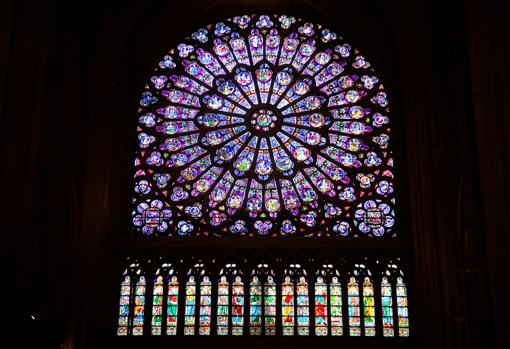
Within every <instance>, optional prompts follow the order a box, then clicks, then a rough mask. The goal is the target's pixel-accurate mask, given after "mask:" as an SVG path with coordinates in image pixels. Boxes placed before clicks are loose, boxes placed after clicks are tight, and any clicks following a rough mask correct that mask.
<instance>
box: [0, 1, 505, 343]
mask: <svg viewBox="0 0 510 349" xmlns="http://www.w3.org/2000/svg"><path fill="white" fill-rule="evenodd" d="M260 10H270V11H273V10H274V11H278V12H284V13H289V14H293V15H296V16H300V17H302V18H307V19H310V20H312V21H317V22H320V23H323V24H326V25H328V26H330V27H332V28H338V32H340V33H342V35H343V36H345V37H346V38H347V39H348V41H349V42H351V43H352V44H353V46H355V47H357V48H359V49H360V50H361V51H362V52H363V53H364V54H365V55H366V56H367V57H368V58H369V60H370V61H371V63H372V64H373V65H374V66H375V68H376V70H377V71H378V73H379V75H380V76H381V77H382V79H383V80H384V81H385V85H386V87H387V89H388V90H389V91H390V93H391V94H392V96H391V98H392V104H393V109H394V113H393V117H394V122H395V126H396V130H397V131H398V132H397V134H396V136H395V141H394V142H395V143H394V144H395V145H394V146H395V152H396V158H397V165H398V172H399V176H400V186H399V191H400V194H399V195H400V197H399V201H400V202H401V220H402V222H403V224H402V227H404V228H405V230H407V231H406V232H403V234H402V235H403V236H407V237H409V239H408V240H409V244H410V253H411V255H412V256H413V259H414V264H413V266H411V269H412V270H413V273H412V277H413V279H414V282H413V284H412V286H413V287H412V295H413V298H414V302H413V304H412V308H411V315H412V316H413V317H412V319H411V321H412V325H413V326H414V327H413V335H414V339H413V342H412V343H413V347H419V348H431V347H432V348H480V347H498V348H502V347H503V338H504V331H505V329H506V328H505V325H506V324H505V319H506V315H507V314H508V313H509V310H510V309H509V306H508V302H507V301H506V298H505V297H506V296H508V295H509V294H510V284H509V282H510V281H509V280H510V278H509V271H508V270H509V268H508V262H507V259H506V253H507V250H508V248H509V247H510V241H509V240H510V221H508V220H506V211H505V209H506V207H507V205H506V200H507V198H508V197H509V195H508V194H509V186H508V185H507V183H506V181H507V178H509V175H510V173H509V168H508V165H507V163H508V161H509V160H510V159H509V151H510V140H509V138H510V121H509V120H510V119H509V118H508V114H509V111H510V110H509V109H510V102H509V101H510V96H509V94H510V84H509V81H508V80H509V78H510V74H509V71H508V70H509V69H508V65H507V62H509V61H510V53H509V52H510V50H509V48H508V42H510V30H509V29H508V24H506V23H505V21H506V17H507V16H508V15H510V11H509V5H508V2H505V1H499V2H497V1H480V0H479V1H476V0H465V1H464V2H457V1H455V2H454V1H439V0H432V1H425V0H416V1H404V0H396V1H382V0H381V1H375V0H369V1H363V2H354V1H351V2H348V1H326V0H316V1H312V0H296V1H291V0H281V1H276V0H274V1H268V0H265V1H264V0H259V1H256V0H241V1H229V0H215V1H197V0H194V1H182V2H173V1H163V0H161V1H148V0H144V1H138V2H129V3H128V2H113V1H104V2H94V1H87V2H74V1H73V2H71V1H64V0H46V1H26V0H6V1H3V2H2V3H1V4H0V44H1V45H0V50H1V51H0V52H1V53H0V142H1V148H0V149H1V153H0V159H1V160H2V162H1V164H2V166H1V177H0V178H1V186H2V187H1V188H2V189H1V193H2V196H3V198H4V200H2V212H3V214H2V217H3V223H2V227H3V229H1V230H2V232H3V233H2V240H3V242H2V244H1V246H2V257H4V256H5V258H2V259H3V265H4V271H5V272H4V282H2V285H3V287H2V288H3V289H4V290H6V291H7V295H6V296H5V298H3V300H4V302H3V303H4V305H3V308H4V309H7V315H8V316H7V317H6V319H7V320H6V321H4V328H5V329H6V332H7V337H5V339H3V340H4V341H5V343H6V344H7V345H6V346H3V345H2V347H7V348H11V347H12V348H23V347H29V346H30V347H33V346H34V345H36V346H37V347H39V348H72V347H76V348H101V347H111V342H112V337H113V333H114V331H113V324H114V322H115V315H116V312H117V308H116V307H117V305H116V302H117V295H116V293H117V289H118V285H117V282H116V281H117V280H116V279H115V277H114V276H115V275H116V273H117V267H118V264H119V256H120V254H121V252H122V251H121V250H120V247H119V244H118V241H119V238H120V234H121V232H122V230H123V228H124V227H125V226H126V222H127V221H128V219H129V212H130V208H129V202H130V191H131V188H130V185H129V183H130V177H131V166H132V158H131V154H132V152H133V150H134V147H135V123H136V118H135V117H134V115H135V112H136V108H137V103H138V96H139V91H140V90H141V89H142V88H143V85H144V84H145V80H146V79H147V78H148V77H149V76H150V72H151V70H152V67H153V66H154V65H155V64H156V63H157V60H158V58H159V57H160V56H161V55H162V54H163V52H164V51H165V50H166V49H168V48H170V47H171V46H172V44H173V43H175V41H176V40H177V39H178V38H179V36H181V35H182V34H186V33H187V32H189V31H190V30H192V29H194V28H196V27H198V26H199V25H201V24H206V23H209V22H211V21H214V20H216V19H217V18H221V17H223V16H225V15H231V14H238V13H243V12H250V11H260ZM32 316H33V318H34V319H32ZM365 344H367V345H373V343H369V342H363V341H359V342H358V345H360V346H363V345H365Z"/></svg>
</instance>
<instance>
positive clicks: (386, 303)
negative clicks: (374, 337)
mask: <svg viewBox="0 0 510 349" xmlns="http://www.w3.org/2000/svg"><path fill="white" fill-rule="evenodd" d="M381 307H382V324H383V335H384V336H385V337H393V336H394V335H395V331H394V329H393V299H392V288H391V284H390V283H389V281H388V278H387V277H383V278H382V281H381Z"/></svg>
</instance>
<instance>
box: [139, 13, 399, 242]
mask: <svg viewBox="0 0 510 349" xmlns="http://www.w3.org/2000/svg"><path fill="white" fill-rule="evenodd" d="M389 112H390V110H389V105H388V97H387V95H386V91H385V90H384V87H383V85H382V83H381V81H379V78H378V77H377V75H376V74H375V72H374V70H373V68H372V66H371V65H370V63H369V61H368V60H367V59H366V57H365V56H364V55H362V54H361V53H360V52H359V51H358V50H356V49H355V48H353V47H352V46H351V45H350V44H349V43H347V42H346V41H345V40H344V38H343V37H341V36H340V35H339V34H337V33H335V32H334V31H332V30H330V29H328V28H325V27H323V26H322V25H320V24H316V23H310V22H306V21H304V20H301V19H299V18H295V17H291V16H285V15H280V16H277V15H244V16H239V17H234V18H228V19H225V20H223V21H221V22H218V23H214V24H211V25H208V26H206V27H203V28H199V29H197V30H196V31H194V32H193V33H191V34H190V35H189V36H186V37H184V38H183V39H182V40H181V41H180V42H179V43H178V44H177V45H176V47H175V48H172V49H171V50H169V51H168V52H167V54H166V55H165V56H164V57H163V59H162V60H161V61H160V62H159V65H158V66H157V68H156V70H155V72H154V74H153V76H152V77H151V78H150V81H149V82H148V83H147V85H146V88H145V90H144V91H143V93H142V96H141V99H140V108H139V123H138V150H137V152H136V156H135V175H134V191H135V195H134V200H133V202H134V207H133V226H134V228H136V229H137V230H139V231H140V232H142V233H143V234H146V235H154V234H159V235H170V236H189V235H232V236H235V235H272V236H287V235H305V236H319V235H322V236H326V235H327V236H356V235H368V236H387V235H390V236H394V235H395V232H394V231H393V230H392V228H393V224H394V208H393V206H394V204H395V202H394V196H393V169H392V167H393V159H392V153H391V149H390V147H389V139H390V134H391V129H390V127H389V121H390V118H389Z"/></svg>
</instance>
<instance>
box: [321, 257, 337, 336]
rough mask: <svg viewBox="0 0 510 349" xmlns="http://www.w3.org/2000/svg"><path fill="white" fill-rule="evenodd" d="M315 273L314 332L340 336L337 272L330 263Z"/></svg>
mask: <svg viewBox="0 0 510 349" xmlns="http://www.w3.org/2000/svg"><path fill="white" fill-rule="evenodd" d="M317 275H320V276H317V279H316V282H315V334H316V335H318V336H327V335H328V334H331V335H332V336H341V335H342V334H343V323H342V321H343V318H342V286H341V284H340V281H339V272H338V270H337V269H335V268H334V267H333V265H332V264H324V265H322V267H321V268H320V269H318V271H317Z"/></svg>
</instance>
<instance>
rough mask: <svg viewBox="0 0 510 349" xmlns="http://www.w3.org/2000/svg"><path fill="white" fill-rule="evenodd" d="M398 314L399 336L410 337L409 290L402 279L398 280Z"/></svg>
mask: <svg viewBox="0 0 510 349" xmlns="http://www.w3.org/2000/svg"><path fill="white" fill-rule="evenodd" d="M397 314H398V335H399V336H400V337H408V336H409V315H408V305H407V288H406V285H405V283H404V280H403V278H402V277H398V278H397Z"/></svg>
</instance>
